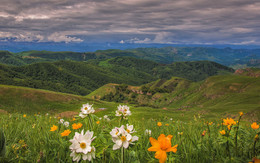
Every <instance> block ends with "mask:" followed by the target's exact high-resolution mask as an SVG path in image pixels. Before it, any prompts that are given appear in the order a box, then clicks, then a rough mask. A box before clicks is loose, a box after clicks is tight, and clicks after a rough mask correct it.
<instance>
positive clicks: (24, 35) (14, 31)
mask: <svg viewBox="0 0 260 163" xmlns="http://www.w3.org/2000/svg"><path fill="white" fill-rule="evenodd" d="M259 11H260V2H259V1H258V0H250V1H245V0H228V1H227V0H218V1H211V0H194V1H190V0H178V1H177V0H162V1H158V0H124V1H121V0H87V1H86V0H73V1H71V0H1V4H0V41H10V40H15V41H27V42H30V41H39V42H45V41H53V42H82V41H85V42H102V41H106V42H121V43H172V44H178V43H188V44H192V43H201V44H237V45H239V44H260V37H259V36H260V32H259V31H260V23H259V17H260V12H259Z"/></svg>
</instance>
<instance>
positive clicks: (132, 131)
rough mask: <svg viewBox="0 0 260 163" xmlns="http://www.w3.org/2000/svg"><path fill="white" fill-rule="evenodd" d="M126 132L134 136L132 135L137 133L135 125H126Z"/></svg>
mask: <svg viewBox="0 0 260 163" xmlns="http://www.w3.org/2000/svg"><path fill="white" fill-rule="evenodd" d="M126 131H127V132H128V133H129V134H132V133H134V132H136V131H135V130H134V126H133V125H128V124H126Z"/></svg>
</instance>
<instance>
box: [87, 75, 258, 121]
mask: <svg viewBox="0 0 260 163" xmlns="http://www.w3.org/2000/svg"><path fill="white" fill-rule="evenodd" d="M123 87H124V86H123V85H115V84H108V85H105V86H103V87H101V88H99V89H97V90H96V91H94V92H92V93H91V94H89V95H88V96H87V97H89V98H97V99H105V100H109V99H110V100H111V101H123V102H128V103H133V104H135V105H139V106H147V107H148V106H150V107H151V106H152V107H156V108H157V109H148V108H142V110H138V111H137V112H138V113H140V115H142V114H143V115H146V114H150V115H152V114H154V112H153V111H154V110H156V111H159V110H160V112H161V113H162V112H165V113H166V114H170V113H172V114H175V115H176V116H177V117H181V118H183V119H188V118H190V117H192V116H193V115H194V114H202V115H203V116H205V117H207V118H214V117H217V116H219V115H222V116H224V115H230V116H232V114H236V113H237V112H238V111H244V112H246V115H245V118H248V119H250V117H254V118H256V119H257V118H258V119H260V94H259V92H260V78H259V77H251V76H246V75H219V76H213V77H209V78H208V79H206V80H205V81H203V82H191V81H188V80H186V79H182V78H175V77H173V78H172V79H170V80H157V81H155V82H152V83H149V84H146V85H143V86H141V87H133V86H127V88H126V89H123ZM163 88H167V89H166V90H170V92H163V91H165V90H164V89H163ZM122 89H123V90H122ZM154 91H155V92H154ZM136 92H137V93H136ZM140 115H139V116H140ZM251 120H253V119H251Z"/></svg>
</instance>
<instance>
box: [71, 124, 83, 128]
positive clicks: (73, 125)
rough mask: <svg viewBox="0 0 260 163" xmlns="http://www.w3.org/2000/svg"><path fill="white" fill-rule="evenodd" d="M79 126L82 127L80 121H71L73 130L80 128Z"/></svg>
mask: <svg viewBox="0 0 260 163" xmlns="http://www.w3.org/2000/svg"><path fill="white" fill-rule="evenodd" d="M81 127H82V123H78V124H76V123H73V124H72V128H73V129H74V130H77V129H79V128H81Z"/></svg>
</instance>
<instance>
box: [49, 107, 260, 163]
mask: <svg viewBox="0 0 260 163" xmlns="http://www.w3.org/2000/svg"><path fill="white" fill-rule="evenodd" d="M94 112H95V110H94V108H93V106H92V105H89V104H84V105H83V107H82V108H81V112H80V114H79V117H80V118H79V119H78V118H76V119H73V120H72V121H75V120H77V119H78V120H80V121H82V123H80V122H76V123H73V124H72V125H71V128H70V126H69V125H68V126H67V125H65V122H68V121H65V120H63V119H60V120H59V123H58V124H57V125H53V126H52V127H51V129H50V131H51V132H52V133H55V132H59V131H60V132H59V133H60V134H59V135H60V136H61V137H62V138H64V137H69V138H70V140H69V139H67V140H66V141H68V140H69V142H70V143H71V144H70V146H69V149H70V151H71V153H70V156H71V157H72V160H73V161H77V162H80V161H82V160H83V161H85V160H87V161H93V160H95V159H100V157H103V156H104V157H105V155H110V154H114V153H116V152H117V151H119V152H117V154H116V157H118V161H119V162H125V157H126V154H127V155H128V157H129V155H133V157H134V156H135V153H136V150H137V149H138V150H139V148H140V146H146V147H145V148H146V152H147V153H150V154H149V155H150V158H154V159H158V161H159V162H160V163H164V162H167V161H169V162H171V161H174V160H175V159H176V158H178V157H180V155H181V154H180V153H182V152H184V150H188V149H187V147H186V148H185V149H184V147H183V146H184V142H185V143H186V142H188V141H189V140H192V139H193V140H192V141H194V140H195V139H196V137H200V139H199V140H196V141H194V142H193V143H191V144H190V145H189V147H193V148H194V149H189V150H197V148H198V146H200V144H202V143H210V142H213V140H212V136H215V137H216V136H217V140H218V141H217V143H218V144H219V146H222V147H221V148H223V149H222V150H223V151H225V152H224V153H223V155H226V157H227V158H230V160H231V158H232V157H233V156H234V155H235V154H232V153H239V151H240V149H239V148H241V145H240V146H239V145H238V141H239V139H241V138H240V134H241V132H239V128H240V120H241V118H242V116H243V115H244V114H243V113H242V112H240V113H239V118H238V120H235V119H233V118H225V119H222V123H220V122H219V123H216V122H214V123H213V122H204V123H202V124H204V126H205V127H202V128H200V131H199V133H198V135H195V134H193V137H195V139H194V138H193V137H190V135H189V134H186V132H187V130H186V131H185V129H184V127H180V126H183V125H184V126H185V123H184V122H179V123H181V124H180V125H179V127H178V129H177V130H175V135H176V136H173V135H174V134H173V133H172V132H171V130H166V129H167V128H170V127H171V126H172V125H173V123H176V122H175V121H172V119H171V118H170V119H169V120H170V121H167V122H164V121H157V120H153V128H150V129H147V128H146V129H144V130H142V131H140V130H139V129H140V128H134V125H131V123H130V122H129V119H128V118H126V117H129V116H130V115H131V111H130V108H129V107H128V106H126V105H119V106H118V108H117V110H116V112H115V114H113V113H112V114H113V115H114V117H113V116H111V115H109V116H108V115H105V116H103V118H99V117H96V116H95V115H93V113H94ZM110 118H111V119H110ZM102 119H103V121H102ZM104 123H106V124H110V123H111V124H113V125H110V128H105V127H104V126H106V125H105V124H104ZM121 124H123V125H121ZM115 126H119V127H115ZM139 127H140V126H139ZM149 127H151V126H149ZM86 128H87V129H88V130H87V131H86V132H84V129H85V130H86ZM214 128H218V129H217V130H216V129H215V135H214V133H212V130H213V129H214ZM135 129H136V130H137V131H136V130H135ZM151 129H152V130H151ZM171 129H172V128H171ZM79 130H80V131H79ZM250 130H251V131H250V132H251V133H252V134H254V137H253V139H251V140H252V142H251V144H253V145H252V146H251V147H250V150H251V151H252V156H257V152H258V150H259V148H258V146H257V145H258V144H257V143H258V141H259V134H260V131H259V124H258V123H257V122H254V123H252V124H251V125H250ZM94 131H95V132H94ZM100 131H102V132H101V133H100ZM165 131H166V132H165ZM194 131H195V130H194ZM166 133H167V134H166ZM94 135H95V136H94ZM166 135H167V136H166ZM187 136H188V137H189V138H187ZM173 138H174V139H173ZM104 139H106V140H105V141H103V140H104ZM140 140H141V142H139V141H140ZM203 140H205V141H203ZM209 140H211V141H209ZM145 142H146V143H145ZM173 142H176V143H173ZM177 142H178V143H177ZM102 143H104V144H102ZM149 143H150V144H151V145H149ZM196 143H198V144H196ZM214 143H215V142H214ZM207 145H208V146H213V144H207ZM100 146H102V148H100ZM143 148H144V147H142V149H143ZM120 150H121V154H120ZM107 151H109V153H106V152H107ZM177 151H178V152H177ZM154 152H155V153H154ZM211 152H214V151H211ZM101 153H102V155H101ZM177 155H178V157H176V156H177ZM193 157H195V156H193ZM251 158H252V157H251ZM254 160H257V159H254ZM95 161H96V160H95ZM99 161H100V160H99Z"/></svg>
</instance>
